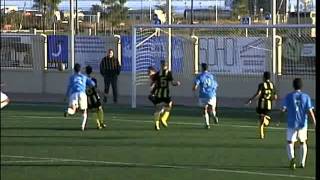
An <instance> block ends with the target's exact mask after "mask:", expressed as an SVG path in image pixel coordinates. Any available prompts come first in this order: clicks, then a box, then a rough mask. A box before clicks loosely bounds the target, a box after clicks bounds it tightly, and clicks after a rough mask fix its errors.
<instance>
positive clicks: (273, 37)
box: [271, 0, 277, 80]
mask: <svg viewBox="0 0 320 180" xmlns="http://www.w3.org/2000/svg"><path fill="white" fill-rule="evenodd" d="M271 7H272V25H275V24H276V21H277V17H276V9H277V6H276V0H272V6H271ZM276 65H277V51H276V28H272V74H273V75H275V74H276V67H277V66H276ZM273 80H274V79H273Z"/></svg>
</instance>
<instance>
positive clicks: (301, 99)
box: [282, 78, 316, 169]
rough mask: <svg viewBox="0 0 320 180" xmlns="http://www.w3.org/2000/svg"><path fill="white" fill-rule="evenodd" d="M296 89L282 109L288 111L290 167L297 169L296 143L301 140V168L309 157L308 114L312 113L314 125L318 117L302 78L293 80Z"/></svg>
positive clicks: (284, 101) (289, 95)
mask: <svg viewBox="0 0 320 180" xmlns="http://www.w3.org/2000/svg"><path fill="white" fill-rule="evenodd" d="M293 88H294V91H293V92H291V93H289V94H288V95H287V96H286V97H285V99H284V100H283V105H282V111H283V112H285V111H287V112H288V117H287V120H288V128H287V141H288V145H287V152H288V158H289V161H290V168H292V169H295V168H296V163H295V156H294V143H295V142H296V141H297V140H299V142H300V165H299V167H300V168H304V167H305V162H306V157H307V143H306V141H307V128H308V114H310V116H311V118H312V121H313V124H314V126H315V125H316V118H315V115H314V113H313V109H314V108H313V106H312V104H311V99H310V96H309V95H308V94H306V93H304V92H302V91H301V88H302V80H301V79H300V78H296V79H294V80H293Z"/></svg>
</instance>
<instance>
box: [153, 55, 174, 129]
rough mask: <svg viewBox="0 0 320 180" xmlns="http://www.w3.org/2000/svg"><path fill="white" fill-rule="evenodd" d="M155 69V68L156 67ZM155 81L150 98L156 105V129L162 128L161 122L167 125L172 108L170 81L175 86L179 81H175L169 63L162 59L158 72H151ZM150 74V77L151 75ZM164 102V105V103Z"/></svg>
mask: <svg viewBox="0 0 320 180" xmlns="http://www.w3.org/2000/svg"><path fill="white" fill-rule="evenodd" d="M154 70H155V69H154ZM149 72H150V71H149ZM151 74H152V79H153V82H152V83H151V86H154V87H152V90H151V93H152V94H151V96H153V98H152V99H150V96H149V99H150V100H151V101H152V102H153V104H154V105H155V112H154V121H155V129H156V130H157V131H159V130H160V122H161V124H162V125H163V126H164V127H167V126H168V124H167V120H168V118H169V116H170V111H171V109H172V100H171V96H170V90H169V83H171V85H173V86H179V85H180V82H179V81H174V80H173V77H172V73H171V71H169V70H168V64H167V63H166V62H165V61H161V69H160V71H158V72H156V73H154V72H153V73H151ZM151 74H149V77H151V76H150V75H151ZM162 103H164V105H162Z"/></svg>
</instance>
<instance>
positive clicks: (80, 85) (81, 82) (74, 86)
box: [67, 73, 95, 97]
mask: <svg viewBox="0 0 320 180" xmlns="http://www.w3.org/2000/svg"><path fill="white" fill-rule="evenodd" d="M87 86H95V83H94V81H92V80H91V79H90V78H88V77H87V76H85V75H83V74H81V73H78V74H77V73H75V74H73V75H72V76H71V77H70V78H69V85H68V89H67V96H69V97H70V95H71V94H73V93H76V92H83V93H85V91H86V87H87Z"/></svg>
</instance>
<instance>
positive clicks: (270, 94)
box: [247, 72, 277, 139]
mask: <svg viewBox="0 0 320 180" xmlns="http://www.w3.org/2000/svg"><path fill="white" fill-rule="evenodd" d="M270 76H271V75H270V72H264V74H263V82H262V83H260V84H259V86H258V90H257V92H256V94H255V95H253V96H252V97H251V98H250V99H249V100H248V102H247V103H248V104H251V102H252V100H254V99H255V98H257V97H259V100H258V106H257V109H256V110H257V113H258V114H259V119H260V126H259V132H260V138H261V139H264V127H266V126H268V125H269V122H270V120H271V117H270V112H271V110H272V102H273V100H276V99H277V94H276V90H275V87H274V84H273V83H272V82H271V81H270Z"/></svg>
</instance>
